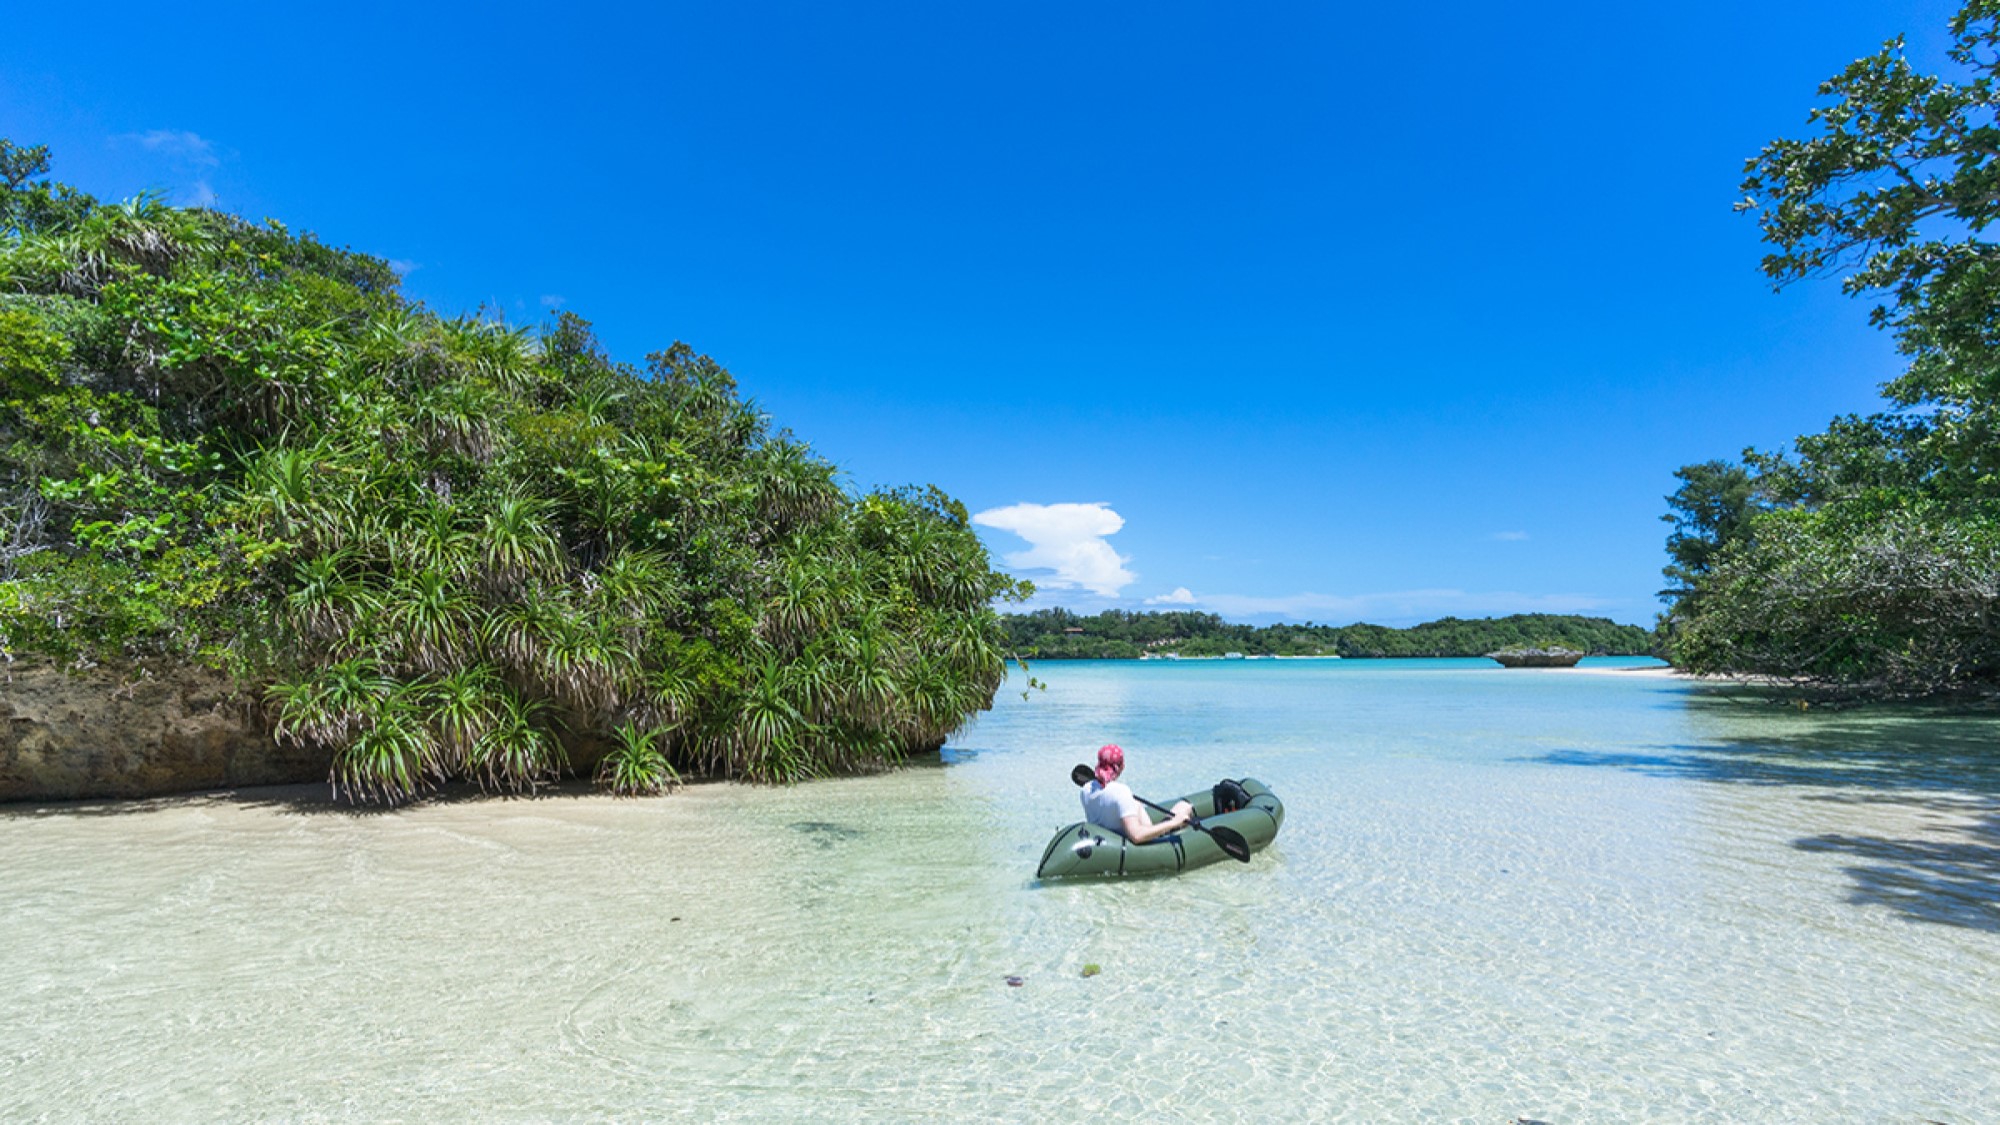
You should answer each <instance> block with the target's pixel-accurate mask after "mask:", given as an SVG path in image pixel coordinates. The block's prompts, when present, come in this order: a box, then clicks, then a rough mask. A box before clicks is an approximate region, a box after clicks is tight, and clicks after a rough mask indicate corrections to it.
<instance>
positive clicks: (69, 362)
mask: <svg viewBox="0 0 2000 1125" xmlns="http://www.w3.org/2000/svg"><path fill="white" fill-rule="evenodd" d="M47 160H48V158H47V153H46V152H45V151H44V150H41V149H30V148H23V147H19V146H16V145H13V144H10V143H7V142H5V141H0V175H4V191H0V379H3V380H4V384H5V387H4V400H0V646H4V652H5V654H6V656H7V658H8V659H13V658H14V656H15V655H17V654H25V655H39V656H46V657H49V658H53V659H56V660H60V661H62V662H64V663H67V664H72V665H74V664H78V663H88V662H91V661H99V660H107V659H114V658H116V659H139V660H142V661H143V660H146V659H149V658H151V659H167V660H199V661H201V662H204V663H207V664H210V665H213V666H216V667H221V668H224V669H226V670H228V671H230V672H231V673H233V674H235V675H236V676H237V677H239V679H240V680H241V682H243V683H245V684H246V685H248V686H250V687H251V688H253V689H256V690H260V691H262V692H263V694H264V695H265V697H266V698H268V700H269V702H270V707H269V713H270V716H271V721H272V723H273V726H274V730H275V732H276V734H277V735H278V737H280V738H283V739H287V740H292V741H294V742H297V743H301V744H307V745H310V746H313V747H318V748H321V749H323V750H324V751H325V753H326V755H327V758H328V761H329V763H330V769H331V776H332V779H333V781H334V784H335V786H336V788H337V789H339V790H340V791H341V792H343V793H346V794H349V795H357V796H362V797H379V798H385V799H390V800H395V799H401V798H405V797H408V796H410V795H411V794H414V793H416V792H418V791H420V790H421V789H423V788H424V787H426V786H427V785H429V784H431V783H433V782H435V781H437V780H440V779H443V778H447V777H468V778H473V779H476V780H478V781H480V782H481V783H482V784H485V785H490V786H498V787H502V788H512V789H518V788H523V787H530V786H533V785H536V784H538V783H539V782H541V781H544V780H547V779H550V778H552V777H554V776H556V775H557V774H558V773H559V772H560V771H561V770H562V769H563V768H564V767H565V764H566V760H567V756H568V755H569V754H571V753H573V752H575V751H576V750H577V749H579V748H582V749H585V750H587V751H589V752H590V753H591V755H592V756H597V755H598V754H599V753H603V752H604V751H606V750H608V753H603V757H602V759H601V765H600V768H599V776H600V777H601V778H602V779H603V780H604V781H605V782H606V783H608V784H609V785H611V786H612V787H613V788H614V789H617V790H619V791H622V792H639V791H657V790H660V789H662V788H664V787H666V786H667V785H669V784H671V783H672V782H674V781H675V780H677V778H678V777H679V775H680V773H681V772H682V771H689V770H692V771H698V772H701V773H704V774H713V775H726V776H734V777H742V778H748V779H754V780H762V781H785V780H790V779H795V778H801V777H805V776H809V775H813V774H819V773H822V772H826V771H832V770H846V769H853V768H866V767H872V766H876V765H880V764H883V763H890V762H894V761H896V760H898V758H899V757H900V756H901V755H902V754H903V753H905V752H906V751H909V750H911V749H914V748H919V747H927V746H934V745H936V744H937V743H938V742H939V741H940V740H941V739H942V738H943V737H944V736H945V735H946V734H947V733H948V732H949V731H951V730H952V729H954V728H955V727H957V726H958V725H959V724H960V723H961V722H963V720H964V718H965V717H966V715H967V714H969V713H971V712H973V711H976V710H980V709H983V708H985V707H987V706H990V704H991V700H992V695H993V692H994V690H995V688H996V686H997V685H998V683H999V681H1000V679H1001V677H1002V663H1001V651H1002V650H1001V645H1002V643H1003V641H1004V637H1005V635H1004V632H1003V630H1002V628H1001V626H1000V623H999V621H998V619H997V617H996V616H995V615H994V613H993V612H992V610H991V608H990V605H991V602H992V600H993V599H994V598H995V597H996V596H1000V595H1003V594H1007V593H1010V592H1012V591H1013V588H1014V584H1013V583H1012V582H1011V581H1010V580H1009V579H1007V578H1006V577H1004V576H1002V575H1000V574H997V573H995V572H994V571H993V570H992V569H991V568H990V567H989V565H988V562H987V557H986V554H985V551H984V549H983V548H982V547H981V545H980V542H979V540H978V538H977V537H976V535H975V534H974V533H973V532H972V530H971V528H970V527H969V525H968V521H967V518H966V512H965V510H964V509H963V508H962V507H961V506H960V505H959V504H958V503H957V502H955V501H953V500H951V499H950V498H949V497H946V496H944V495H943V494H941V493H939V492H937V491H936V490H935V489H928V490H917V489H911V490H904V491H898V492H886V493H875V494H870V495H864V496H852V495H849V494H847V493H846V492H845V491H844V490H843V489H842V488H841V487H840V486H839V484H838V483H837V481H836V475H835V470H834V469H833V467H832V466H830V465H828V464H827V463H825V462H823V461H821V460H819V459H817V458H815V457H814V456H812V455H811V454H810V453H809V452H808V450H807V448H806V447H805V446H804V445H802V444H800V443H799V442H797V441H796V440H794V439H792V438H791V437H790V436H789V435H786V434H782V433H780V434H772V433H770V432H769V431H768V428H767V423H766V420H765V418H764V417H763V416H762V415H761V414H759V413H758V412H757V411H756V410H755V409H753V408H752V407H751V406H750V405H749V404H748V403H746V402H745V401H744V400H743V399H742V398H741V397H739V396H738V394H737V391H736V387H735V384H734V382H733V380H732V379H731V378H730V376H729V374H728V372H726V371H725V370H723V369H722V368H721V367H719V366H717V365H716V364H715V363H714V362H713V361H711V360H709V359H708V358H707V357H704V356H700V355H697V354H695V353H694V352H692V351H691V350H689V349H688V348H687V347H685V346H682V345H678V344H677V345H675V346H674V347H672V348H669V349H668V350H666V351H663V352H660V353H658V354H655V355H653V356H651V357H650V358H649V360H648V365H647V368H646V370H645V371H644V373H640V372H638V371H635V370H632V369H630V368H628V367H626V366H624V365H621V364H618V363H614V362H612V361H611V360H610V359H608V358H607V357H606V356H605V355H604V354H602V352H601V351H600V350H599V349H598V347H597V345H596V343H595V342H594V340H593V338H592V335H591V332H590V329H589V326H588V325H587V324H586V323H585V322H584V321H582V320H580V319H578V318H576V317H573V316H568V315H565V316H563V317H562V318H561V319H560V320H559V322H558V323H557V324H555V325H554V326H552V327H551V328H549V329H548V330H546V331H544V332H542V333H540V334H534V333H529V332H525V331H520V330H515V329H510V328H507V327H504V326H502V325H499V324H495V323H491V322H488V321H485V320H480V319H469V318H457V319H453V318H446V317H440V316H437V315H434V314H432V313H430V312H427V311H426V310H424V309H423V308H421V307H419V306H416V305H414V304H412V303H410V302H409V301H407V300H405V299H404V298H402V297H401V296H399V295H398V293H397V278H396V277H395V275H394V274H393V273H392V272H391V271H390V270H389V268H388V267H387V265H386V264H384V263H383V262H381V261H379V260H377V259H374V258H371V257H367V256H365V255H361V254H356V253H352V252H349V251H345V250H337V249H333V248H330V247H328V246H325V245H323V244H321V243H319V242H318V241H316V240H315V239H313V238H312V237H311V236H309V235H308V236H296V235H293V234H291V233H290V232H288V231H287V230H286V229H285V228H283V227H282V226H279V225H277V224H275V223H269V224H266V225H252V224H250V223H246V222H244V221H242V220H240V219H237V218H235V217H232V216H228V215H223V214H218V213H214V212H209V211H203V210H182V209H175V208H171V207H166V206H163V205H161V204H160V203H159V202H158V201H156V200H153V199H149V198H140V199H137V200H134V201H132V202H129V203H125V204H116V205H112V204H104V203H100V202H98V201H96V200H94V199H91V198H90V197H88V196H86V195H84V194H82V193H80V192H77V191H74V190H72V189H69V188H66V187H62V186H60V185H56V184H52V183H50V182H48V181H47V180H46V179H45V178H43V177H44V175H45V173H46V169H47Z"/></svg>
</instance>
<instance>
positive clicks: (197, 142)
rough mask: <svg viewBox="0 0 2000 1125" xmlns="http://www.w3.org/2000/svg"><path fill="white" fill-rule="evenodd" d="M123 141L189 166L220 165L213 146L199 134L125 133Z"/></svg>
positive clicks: (174, 131)
mask: <svg viewBox="0 0 2000 1125" xmlns="http://www.w3.org/2000/svg"><path fill="white" fill-rule="evenodd" d="M123 139H125V140H129V141H133V142H135V143H137V144H138V146H139V147H140V148H143V149H145V150H146V151H147V152H157V153H160V154H161V155H163V156H171V157H174V158H176V159H178V160H185V161H187V162H188V163H189V164H201V165H211V164H220V163H221V161H220V160H219V159H217V157H216V155H215V146H214V145H213V144H210V143H209V142H208V141H207V140H206V139H204V138H203V137H202V136H201V134H199V133H191V132H187V131H185V130H175V129H154V130H151V131H150V132H145V133H127V134H125V136H124V138H123Z"/></svg>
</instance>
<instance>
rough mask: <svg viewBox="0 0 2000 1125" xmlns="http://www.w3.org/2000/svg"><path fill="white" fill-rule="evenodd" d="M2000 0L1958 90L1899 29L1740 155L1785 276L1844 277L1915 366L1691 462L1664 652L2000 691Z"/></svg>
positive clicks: (1873, 686)
mask: <svg viewBox="0 0 2000 1125" xmlns="http://www.w3.org/2000/svg"><path fill="white" fill-rule="evenodd" d="M1996 17H2000V2H1996V0H1973V2H1972V3H1968V4H1966V5H1965V7H1964V8H1963V9H1962V10H1961V11H1960V12H1959V13H1958V15H1957V16H1956V17H1955V18H1954V19H1953V21H1952V34H1953V37H1954V38H1953V47H1952V49H1951V58H1952V59H1953V61H1954V62H1955V63H1956V64H1958V66H1959V67H1960V68H1962V70H1963V71H1964V75H1963V76H1962V80H1960V81H1948V80H1946V79H1943V78H1939V77H1936V76H1931V75H1924V74H1919V73H1918V72H1917V71H1916V70H1915V69H1914V68H1912V67H1911V66H1910V65H1909V63H1908V62H1907V61H1906V60H1905V59H1904V58H1903V53H1902V42H1901V40H1895V41H1891V42H1890V43H1888V44H1886V45H1884V47H1883V49H1882V50H1881V51H1879V52H1877V53H1876V54H1874V55H1870V56H1868V57H1866V58H1863V59H1860V60H1858V61H1856V62H1855V63H1854V64H1853V65H1851V66H1849V67H1848V68H1847V69H1846V70H1845V71H1844V72H1843V73H1841V74H1840V75H1839V76H1838V77H1836V78H1834V79H1832V80H1831V81H1829V82H1827V83H1826V84H1825V85H1823V86H1822V87H1821V88H1820V93H1821V95H1822V96H1823V97H1825V98H1826V99H1828V101H1827V104H1824V105H1822V106H1821V107H1820V108H1818V109H1815V110H1814V111H1813V112H1812V115H1811V118H1810V120H1811V122H1812V123H1813V124H1815V125H1816V126H1817V127H1818V132H1817V135H1815V136H1813V137H1812V138H1810V139H1807V140H1779V141H1774V142H1772V143H1771V144H1770V145H1767V146H1766V147H1765V149H1764V150H1763V152H1762V153H1761V154H1759V155H1758V156H1757V157H1756V158H1754V159H1752V160H1751V161H1750V162H1749V165H1748V167H1747V170H1746V171H1747V176H1746V179H1745V181H1744V189H1745V191H1746V192H1747V193H1748V198H1747V199H1746V200H1745V201H1744V203H1743V204H1742V205H1741V206H1742V207H1743V208H1744V209H1746V210H1750V211H1754V212H1756V213H1757V214H1758V215H1759V218H1760V222H1761V224H1762V229H1763V233H1764V237H1765V239H1766V241H1768V242H1770V243H1771V244H1772V245H1773V246H1774V247H1775V250H1774V251H1773V252H1772V253H1771V254H1770V255H1768V256H1767V257H1766V258H1765V259H1764V269H1765V272H1766V273H1767V274H1768V275H1769V276H1770V277H1771V278H1772V280H1773V281H1774V283H1776V284H1779V285H1784V284H1787V283H1790V282H1792V281H1796V280H1799V279H1802V278H1808V277H1816V276H1822V275H1825V274H1827V273H1830V272H1834V271H1839V270H1847V271H1849V272H1848V274H1847V276H1846V278H1845V280H1844V283H1843V284H1844V287H1845V290H1846V291H1847V292H1848V293H1850V294H1856V295H1871V296H1873V297H1874V298H1875V299H1876V300H1877V302H1878V303H1877V304H1876V306H1875V308H1874V309H1873V312H1872V320H1873V322H1874V323H1875V324H1876V325H1878V326H1881V327H1883V328H1886V329H1888V330H1889V331H1891V332H1892V333H1894V335H1895V337H1896V340H1897V345H1898V348H1899V350H1900V351H1901V352H1902V353H1903V354H1904V355H1906V356H1908V357H1909V366H1908V368H1907V369H1906V370H1905V371H1904V372H1903V374H1902V375H1900V376H1899V377H1897V378H1896V379H1894V380H1892V381H1890V382H1889V383H1888V384H1886V385H1885V387H1884V391H1885V393H1886V395H1887V397H1888V400H1889V401H1888V407H1889V409H1887V410H1885V411H1883V412H1881V413H1878V414H1875V415H1872V416H1869V417H1855V416H1849V417H1843V418H1839V419H1836V420H1835V421H1834V423H1833V424H1832V425H1831V426H1830V427H1829V428H1828V429H1827V430H1826V431H1825V432H1824V433H1819V434H1812V435H1809V436H1806V437H1802V438H1800V439H1799V440H1798V442H1797V443H1796V449H1795V451H1794V452H1791V453H1776V454H1771V453H1759V452H1756V451H1754V450H1753V451H1749V452H1747V453H1746V454H1745V457H1744V461H1743V463H1742V464H1740V465H1732V464H1729V463H1725V462H1708V463H1705V464H1702V465H1693V466H1688V467H1686V468H1684V469H1682V470H1681V471H1680V474H1679V475H1680V479H1681V481H1682V484H1683V487H1682V488H1681V489H1680V490H1679V491H1678V492H1676V493H1675V494H1674V495H1673V496H1671V497H1669V498H1668V502H1669V504H1670V505H1671V507H1672V509H1673V511H1672V513H1671V514H1670V515H1669V516H1668V517H1667V519H1668V520H1669V521H1671V522H1673V523H1674V524H1675V533H1674V536H1673V538H1672V539H1670V540H1669V553H1670V555H1671V556H1672V560H1673V561H1672V563H1671V565H1670V566H1669V567H1668V569H1667V575H1668V578H1669V579H1670V581H1671V582H1672V583H1673V588H1671V589H1669V590H1668V591H1667V592H1666V596H1667V597H1668V598H1670V599H1671V602H1672V604H1671V608H1670V609H1669V610H1668V612H1667V614H1666V615H1665V618H1664V621H1663V626H1664V631H1665V632H1666V633H1667V634H1668V635H1669V638H1670V641H1669V645H1670V654H1671V655H1672V657H1673V658H1674V660H1675V661H1676V662H1677V663H1679V664H1682V665H1684V666H1686V667H1688V668H1690V669H1693V670H1696V671H1726V672H1754V673H1765V674H1771V675H1778V676H1784V677H1789V678H1794V679H1797V680H1800V681H1802V682H1807V683H1816V684H1820V685H1824V686H1828V687H1834V688H1838V689H1842V690H1849V691H1859V692H1865V693H1868V694H1875V695H1887V696H1913V695H1929V694H1937V693H1946V692H1959V691H1984V690H1991V689H1993V688H1995V687H2000V612H1996V611H2000V247H1996V245H1995V244H1994V243H1993V242H1991V241H1989V240H1988V239H1987V238H1986V237H1985V236H1984V232H1985V230H1986V228H1987V227H1988V226H1989V225H1990V224H1991V223H1992V222H1993V221H1995V220H1996V219H2000V122H1996V119H1995V109H1996V107H2000V81H1997V80H2000V25H1996Z"/></svg>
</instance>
